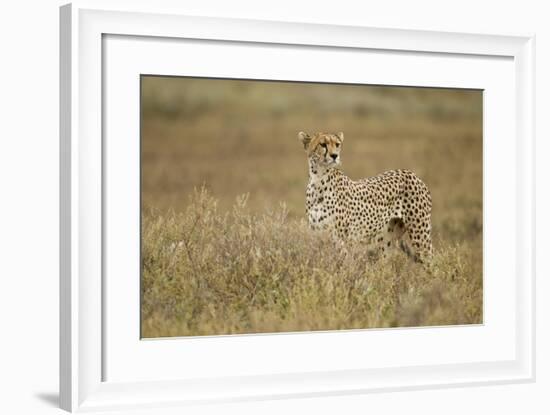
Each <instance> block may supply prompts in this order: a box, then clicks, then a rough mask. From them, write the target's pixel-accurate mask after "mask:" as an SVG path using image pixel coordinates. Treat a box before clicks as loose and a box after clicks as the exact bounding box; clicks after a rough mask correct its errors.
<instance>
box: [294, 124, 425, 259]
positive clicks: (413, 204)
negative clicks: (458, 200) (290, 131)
mask: <svg viewBox="0 0 550 415" xmlns="http://www.w3.org/2000/svg"><path fill="white" fill-rule="evenodd" d="M298 138H299V140H300V141H301V143H302V144H303V146H304V149H305V150H306V153H307V156H308V163H309V182H308V185H307V189H306V214H307V217H308V220H309V224H310V226H311V228H312V229H315V230H317V229H325V230H328V231H330V232H331V233H332V234H333V235H335V236H336V237H337V238H338V239H339V240H342V241H346V240H354V241H360V242H366V243H367V244H368V246H369V247H370V249H371V250H374V251H376V252H379V253H382V254H385V253H386V252H387V251H388V250H389V249H391V248H392V247H397V246H399V247H400V248H401V249H402V250H403V251H404V252H405V253H407V254H408V255H409V256H410V257H412V258H414V259H415V260H417V261H420V262H423V263H427V262H429V261H430V260H431V258H432V255H433V248H432V238H431V230H432V225H431V211H432V199H431V196H430V192H429V190H428V187H427V186H426V184H425V183H424V182H423V181H422V180H420V179H419V178H418V176H416V175H415V174H414V173H413V172H412V171H409V170H390V171H386V172H384V173H381V174H378V175H377V176H374V177H369V178H366V179H361V180H357V181H355V180H351V179H350V178H349V177H347V176H346V175H345V174H344V173H342V171H341V170H340V169H339V168H338V166H339V165H340V152H341V150H342V146H343V142H344V134H343V133H337V134H328V133H315V134H312V135H309V134H307V133H304V132H300V133H299V134H298Z"/></svg>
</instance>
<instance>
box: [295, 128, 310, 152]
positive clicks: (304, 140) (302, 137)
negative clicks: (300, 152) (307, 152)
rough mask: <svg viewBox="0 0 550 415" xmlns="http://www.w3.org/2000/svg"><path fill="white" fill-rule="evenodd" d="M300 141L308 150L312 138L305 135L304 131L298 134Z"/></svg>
mask: <svg viewBox="0 0 550 415" xmlns="http://www.w3.org/2000/svg"><path fill="white" fill-rule="evenodd" d="M298 139H299V140H300V141H301V142H302V144H303V145H304V149H307V146H308V145H309V143H310V141H311V136H310V135H309V134H307V133H304V132H303V131H300V132H299V133H298Z"/></svg>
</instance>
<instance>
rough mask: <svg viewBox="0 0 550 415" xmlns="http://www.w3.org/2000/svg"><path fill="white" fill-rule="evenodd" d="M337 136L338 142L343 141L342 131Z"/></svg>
mask: <svg viewBox="0 0 550 415" xmlns="http://www.w3.org/2000/svg"><path fill="white" fill-rule="evenodd" d="M336 135H337V136H338V138H339V139H340V141H344V133H343V132H342V131H340V132H339V133H338V134H336Z"/></svg>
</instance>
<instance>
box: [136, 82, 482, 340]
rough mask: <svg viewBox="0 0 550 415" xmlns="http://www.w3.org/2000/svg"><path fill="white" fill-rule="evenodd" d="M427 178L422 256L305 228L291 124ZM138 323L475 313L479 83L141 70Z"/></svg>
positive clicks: (219, 330) (372, 168) (408, 321)
mask: <svg viewBox="0 0 550 415" xmlns="http://www.w3.org/2000/svg"><path fill="white" fill-rule="evenodd" d="M302 130H303V131H309V132H314V131H329V132H333V131H334V132H337V131H343V132H344V133H345V142H344V146H343V149H342V166H341V168H342V170H343V171H344V172H345V173H346V174H347V175H348V176H350V177H351V178H354V179H358V178H362V177H366V176H371V175H375V174H377V173H380V172H382V171H384V170H388V169H395V168H403V169H410V170H413V171H414V172H415V173H416V174H417V175H418V176H419V177H421V178H422V180H424V181H425V182H426V183H427V185H428V186H429V188H430V191H431V194H432V200H433V212H432V222H433V238H434V250H435V256H434V261H433V264H432V267H431V270H430V271H427V270H426V269H425V268H423V267H422V266H421V265H419V264H416V263H414V262H412V261H410V260H409V259H408V258H407V257H406V256H405V255H404V254H402V253H400V252H398V253H395V254H394V255H392V256H390V257H389V258H386V259H382V260H379V261H373V260H372V259H369V258H368V257H367V255H365V252H364V251H363V250H362V249H361V248H360V247H355V246H348V247H347V249H346V250H345V251H344V250H342V249H341V248H339V247H337V246H334V245H333V243H332V242H331V240H330V238H327V237H326V235H323V234H317V233H312V232H311V231H310V230H309V229H308V226H307V223H306V219H305V213H304V210H305V208H304V200H305V194H304V193H305V187H306V184H307V161H306V156H305V154H304V151H303V148H302V147H301V145H300V143H299V142H298V140H297V133H298V132H299V131H302ZM141 134H142V137H141V140H142V144H141V146H142V154H141V163H142V189H141V194H142V277H141V278H142V284H141V287H142V302H141V309H142V321H141V327H142V336H143V337H164V336H188V335H215V334H231V333H259V332H281V331H303V330H333V329H356V328H375V327H376V328H379V327H406V326H426V325H452V324H474V323H481V322H482V320H483V316H482V310H483V302H482V298H483V286H482V263H483V262H482V96H481V92H479V91H465V90H449V89H428V88H396V87H378V86H352V85H348V86H343V85H327V84H300V83H281V82H250V81H228V80H206V79H186V78H160V77H142V133H141Z"/></svg>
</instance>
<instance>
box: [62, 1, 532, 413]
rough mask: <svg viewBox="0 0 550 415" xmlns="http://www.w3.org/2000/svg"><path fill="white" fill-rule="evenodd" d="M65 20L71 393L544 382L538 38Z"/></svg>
mask: <svg viewBox="0 0 550 415" xmlns="http://www.w3.org/2000/svg"><path fill="white" fill-rule="evenodd" d="M134 7H135V8H132V6H128V5H124V6H116V5H114V6H112V8H110V9H109V8H105V7H99V6H94V5H93V3H88V2H82V3H76V4H72V5H67V6H63V7H62V8H61V12H60V13H61V173H62V178H61V244H62V247H61V248H62V249H61V251H62V254H61V307H60V308H61V316H60V318H61V320H60V321H61V350H60V356H61V359H60V361H61V387H60V389H61V391H60V396H61V405H62V407H63V408H64V409H66V410H69V411H76V410H84V409H85V410H92V411H93V410H120V409H128V408H138V407H147V408H157V407H159V408H160V407H166V406H177V405H186V404H192V403H197V402H226V401H227V402H228V401H235V400H255V399H275V398H278V399H281V398H286V397H288V398H290V397H313V396H324V395H333V394H346V393H361V392H372V391H397V390H406V389H419V388H433V387H442V386H468V385H478V384H496V383H508V382H528V381H532V380H533V379H534V341H533V339H534V295H533V290H534V272H533V269H534V268H533V266H534V264H533V255H534V246H533V245H534V231H535V227H534V214H533V206H534V190H533V189H534V177H533V167H532V166H533V148H534V147H533V142H534V137H533V114H534V109H533V95H534V77H533V59H534V40H533V38H532V37H530V36H523V37H522V36H501V35H485V34H484V35H478V34H464V33H443V32H429V31H418V30H406V29H383V28H369V27H348V26H331V25H316V24H300V23H285V22H272V21H269V22H268V21H252V20H245V19H219V18H209V17H190V16H186V15H185V12H184V11H183V12H180V13H177V12H174V13H171V14H167V13H163V14H160V13H156V12H157V10H155V9H154V6H151V8H150V9H148V10H144V9H142V8H138V6H134Z"/></svg>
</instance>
